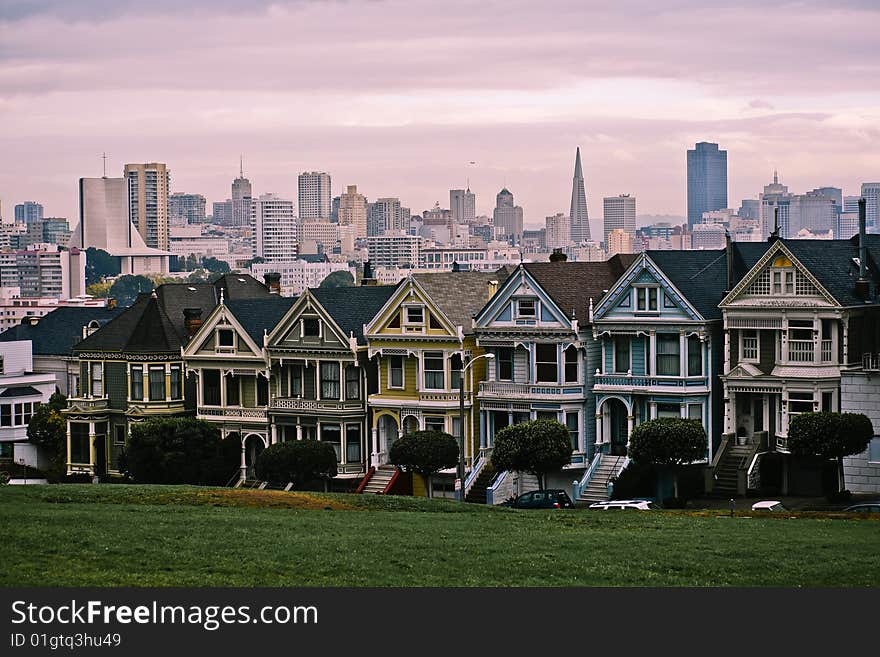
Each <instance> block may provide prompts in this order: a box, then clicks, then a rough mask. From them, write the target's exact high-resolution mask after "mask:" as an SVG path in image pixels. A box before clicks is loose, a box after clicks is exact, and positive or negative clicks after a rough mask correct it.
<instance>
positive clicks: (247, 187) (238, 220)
mask: <svg viewBox="0 0 880 657" xmlns="http://www.w3.org/2000/svg"><path fill="white" fill-rule="evenodd" d="M253 198H254V192H253V188H252V187H251V181H250V180H248V179H247V178H245V177H244V161H243V160H239V166H238V178H236V179H235V180H233V181H232V221H231V222H230V225H232V226H247V225H249V224H250V223H251V216H252V214H253V212H252V210H251V202H252V201H253ZM214 223H220V222H219V221H217V220H216V218H215V219H214Z"/></svg>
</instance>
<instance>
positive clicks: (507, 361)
mask: <svg viewBox="0 0 880 657" xmlns="http://www.w3.org/2000/svg"><path fill="white" fill-rule="evenodd" d="M514 352H515V350H514V348H513V347H496V348H495V378H496V380H498V381H513V372H514V367H513V362H514ZM502 354H510V358H504V357H502ZM502 365H509V366H510V376H507V377H505V376H504V373H503V372H502Z"/></svg>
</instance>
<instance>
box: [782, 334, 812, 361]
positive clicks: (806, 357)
mask: <svg viewBox="0 0 880 657" xmlns="http://www.w3.org/2000/svg"><path fill="white" fill-rule="evenodd" d="M814 353H815V352H814V346H813V341H812V340H789V341H788V360H789V361H790V362H792V363H812V362H813V360H814V358H815V356H814Z"/></svg>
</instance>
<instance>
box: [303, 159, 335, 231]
mask: <svg viewBox="0 0 880 657" xmlns="http://www.w3.org/2000/svg"><path fill="white" fill-rule="evenodd" d="M330 198H331V196H330V174H329V173H324V172H323V171H321V172H319V171H311V172H306V171H303V172H302V173H301V174H299V218H300V219H301V220H304V221H307V220H314V219H323V220H324V221H330Z"/></svg>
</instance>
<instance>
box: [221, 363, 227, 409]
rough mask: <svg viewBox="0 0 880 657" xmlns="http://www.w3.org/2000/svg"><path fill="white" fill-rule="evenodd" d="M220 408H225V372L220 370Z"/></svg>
mask: <svg viewBox="0 0 880 657" xmlns="http://www.w3.org/2000/svg"><path fill="white" fill-rule="evenodd" d="M220 406H222V407H223V408H226V372H224V371H223V370H220Z"/></svg>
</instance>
